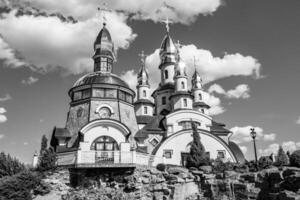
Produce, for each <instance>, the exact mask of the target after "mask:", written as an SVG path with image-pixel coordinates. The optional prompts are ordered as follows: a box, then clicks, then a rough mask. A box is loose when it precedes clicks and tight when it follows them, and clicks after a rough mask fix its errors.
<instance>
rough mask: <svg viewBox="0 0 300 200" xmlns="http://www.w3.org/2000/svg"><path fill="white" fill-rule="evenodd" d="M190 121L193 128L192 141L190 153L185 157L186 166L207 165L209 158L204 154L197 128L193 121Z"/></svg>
mask: <svg viewBox="0 0 300 200" xmlns="http://www.w3.org/2000/svg"><path fill="white" fill-rule="evenodd" d="M191 123H192V129H193V142H192V145H191V149H190V153H189V155H188V157H187V162H186V167H187V168H189V167H197V168H198V167H200V166H202V165H207V164H208V161H209V158H208V157H207V155H206V152H205V148H204V146H203V144H202V143H201V141H200V135H199V133H198V130H197V126H196V124H195V123H194V122H191Z"/></svg>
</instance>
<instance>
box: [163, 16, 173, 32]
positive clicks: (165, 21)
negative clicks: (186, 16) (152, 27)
mask: <svg viewBox="0 0 300 200" xmlns="http://www.w3.org/2000/svg"><path fill="white" fill-rule="evenodd" d="M161 22H162V23H165V24H166V29H167V33H169V31H170V26H169V24H172V23H173V22H172V21H170V20H169V18H168V17H167V18H166V19H165V20H162V21H161Z"/></svg>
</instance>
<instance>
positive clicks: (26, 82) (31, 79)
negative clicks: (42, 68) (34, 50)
mask: <svg viewBox="0 0 300 200" xmlns="http://www.w3.org/2000/svg"><path fill="white" fill-rule="evenodd" d="M38 80H39V79H38V78H35V77H33V76H30V77H28V78H27V79H23V80H22V81H21V83H22V84H24V85H32V84H34V83H36V82H37V81H38Z"/></svg>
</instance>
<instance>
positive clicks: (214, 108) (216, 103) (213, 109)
mask: <svg viewBox="0 0 300 200" xmlns="http://www.w3.org/2000/svg"><path fill="white" fill-rule="evenodd" d="M206 102H207V104H208V105H210V109H209V114H210V115H219V114H222V113H223V112H225V108H224V107H223V106H222V105H221V100H220V98H218V97H215V96H214V95H211V94H208V99H207V100H206Z"/></svg>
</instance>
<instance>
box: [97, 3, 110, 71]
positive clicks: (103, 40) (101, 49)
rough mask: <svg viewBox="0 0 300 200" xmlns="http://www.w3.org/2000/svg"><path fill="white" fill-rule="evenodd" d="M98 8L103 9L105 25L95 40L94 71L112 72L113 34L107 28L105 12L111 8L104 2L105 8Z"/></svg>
mask: <svg viewBox="0 0 300 200" xmlns="http://www.w3.org/2000/svg"><path fill="white" fill-rule="evenodd" d="M98 10H99V11H100V12H101V11H102V16H103V27H102V29H101V31H100V32H99V34H98V36H97V38H96V40H95V42H94V51H95V54H94V56H93V59H94V71H95V72H96V71H100V72H102V73H110V72H112V68H113V62H114V61H115V52H114V44H113V41H112V38H111V35H110V33H109V31H108V29H107V28H106V17H105V12H106V11H111V10H109V9H107V7H106V4H104V7H103V8H98Z"/></svg>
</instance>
